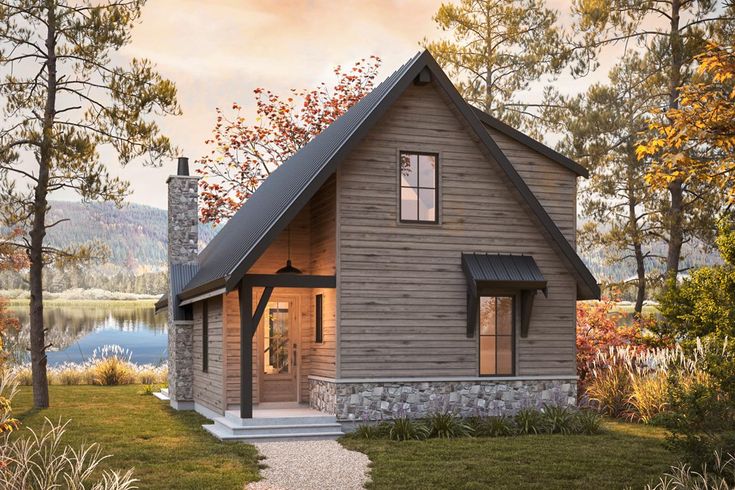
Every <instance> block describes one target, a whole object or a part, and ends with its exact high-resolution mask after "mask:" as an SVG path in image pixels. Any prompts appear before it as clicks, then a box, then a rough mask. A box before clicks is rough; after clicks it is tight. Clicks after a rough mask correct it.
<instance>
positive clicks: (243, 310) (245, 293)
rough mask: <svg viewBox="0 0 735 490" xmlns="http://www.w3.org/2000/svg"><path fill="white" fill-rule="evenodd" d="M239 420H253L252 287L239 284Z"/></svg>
mask: <svg viewBox="0 0 735 490" xmlns="http://www.w3.org/2000/svg"><path fill="white" fill-rule="evenodd" d="M238 297H239V300H240V418H243V419H251V418H253V333H254V332H255V328H253V287H252V286H246V285H245V284H244V283H243V282H242V281H240V284H239V295H238Z"/></svg>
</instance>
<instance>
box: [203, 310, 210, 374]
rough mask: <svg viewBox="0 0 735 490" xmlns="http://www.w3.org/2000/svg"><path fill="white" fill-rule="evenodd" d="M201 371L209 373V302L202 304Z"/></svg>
mask: <svg viewBox="0 0 735 490" xmlns="http://www.w3.org/2000/svg"><path fill="white" fill-rule="evenodd" d="M202 371H203V372H205V373H206V372H207V371H209V300H208V299H205V300H204V301H203V302H202Z"/></svg>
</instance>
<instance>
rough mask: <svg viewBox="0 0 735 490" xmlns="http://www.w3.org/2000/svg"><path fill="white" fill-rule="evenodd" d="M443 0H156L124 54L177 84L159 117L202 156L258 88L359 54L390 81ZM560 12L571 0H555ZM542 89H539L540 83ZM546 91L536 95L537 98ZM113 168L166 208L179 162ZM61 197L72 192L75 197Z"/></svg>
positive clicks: (567, 84)
mask: <svg viewBox="0 0 735 490" xmlns="http://www.w3.org/2000/svg"><path fill="white" fill-rule="evenodd" d="M440 3H441V1H440V0H369V1H367V0H358V1H353V0H339V1H334V0H270V1H269V0H206V1H202V0H151V1H149V2H148V4H147V5H146V6H145V7H144V10H143V16H142V19H141V22H140V23H139V24H138V25H137V26H136V27H135V28H134V30H133V39H132V43H131V44H129V45H127V46H125V47H124V48H123V49H122V50H121V51H120V53H119V54H118V56H116V61H118V62H120V63H127V62H129V60H130V59H132V58H148V59H150V60H151V61H152V62H153V63H155V64H156V66H157V68H158V70H159V72H160V73H161V74H162V75H163V76H164V77H166V78H169V79H171V80H173V81H174V82H175V83H176V86H177V88H178V95H179V102H180V104H181V107H182V110H183V114H182V115H181V116H178V117H167V118H163V119H159V123H160V126H161V128H162V129H163V131H164V133H165V134H166V135H168V136H169V137H170V138H171V139H172V140H173V143H174V144H175V145H176V146H177V147H178V148H179V149H180V154H181V155H182V156H187V157H189V159H190V162H191V163H190V164H192V165H195V163H194V160H196V159H198V158H200V157H201V156H203V155H204V154H205V153H206V152H207V148H206V145H205V144H204V141H205V140H206V139H207V138H208V137H209V136H210V134H211V130H212V127H213V126H214V119H215V108H217V107H220V108H223V109H224V108H229V107H230V106H231V104H232V102H234V101H237V102H239V103H240V104H241V105H242V106H243V107H244V109H245V113H246V115H247V114H249V113H251V112H249V111H248V109H249V108H251V107H252V100H253V97H252V91H253V89H254V88H256V87H266V88H269V89H271V90H273V91H275V92H276V93H285V92H286V91H288V90H289V89H290V88H309V87H312V86H315V85H316V84H318V83H319V82H321V81H327V82H329V81H331V80H333V78H332V69H333V68H334V67H335V66H336V65H343V66H346V67H349V66H351V65H352V64H353V63H354V62H355V61H357V60H358V59H360V58H365V57H368V56H370V55H373V54H375V55H378V56H380V57H381V58H382V59H383V68H382V69H381V72H380V76H379V78H381V79H382V78H385V77H386V76H387V75H389V74H390V73H391V72H392V71H393V70H394V69H396V68H397V67H398V66H400V65H401V64H403V63H404V62H405V61H406V60H407V59H409V58H410V57H411V56H412V55H413V54H415V53H416V52H417V51H418V50H419V49H420V45H419V43H420V41H421V40H422V39H424V37H427V36H428V37H429V38H435V37H437V36H438V35H440V33H439V31H438V30H437V29H436V27H435V25H434V23H433V21H432V18H431V17H432V15H433V14H434V13H435V12H436V10H437V8H438V6H439V5H440ZM548 4H549V6H550V7H552V8H556V9H558V10H560V11H566V10H567V9H568V2H566V1H563V0H552V1H549V2H548ZM604 73H605V70H604V69H603V70H598V73H597V74H595V75H594V76H592V77H588V78H587V79H585V80H582V81H579V80H576V81H575V80H573V79H571V78H570V77H569V78H568V79H566V80H565V79H564V77H563V78H562V79H561V80H560V85H561V86H563V87H564V89H565V90H566V91H570V90H573V91H577V90H582V89H583V88H584V87H586V86H587V85H589V83H591V82H592V81H595V80H597V79H599V78H600V76H601V75H600V74H604ZM538 91H539V92H538V94H540V87H539V88H538ZM538 94H533V93H532V94H530V95H529V96H530V97H533V96H534V95H538ZM110 170H111V172H112V173H113V174H114V175H119V176H121V177H124V178H125V179H127V180H129V181H130V182H131V183H132V188H133V195H132V196H131V197H130V198H129V201H131V202H136V203H140V204H147V205H151V206H155V207H159V208H165V207H166V191H167V189H166V185H165V181H166V177H167V176H168V175H169V174H171V173H172V172H174V171H175V163H174V162H173V161H172V162H169V163H166V164H164V166H163V167H161V168H145V167H143V166H141V165H140V164H135V163H133V164H131V165H128V166H127V167H125V168H120V167H119V166H118V165H117V164H116V163H111V164H110ZM54 197H55V198H57V199H58V198H62V199H71V198H73V196H71V195H68V196H67V195H57V196H54Z"/></svg>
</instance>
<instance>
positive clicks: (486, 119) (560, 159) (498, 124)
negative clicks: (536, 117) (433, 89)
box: [472, 106, 590, 177]
mask: <svg viewBox="0 0 735 490" xmlns="http://www.w3.org/2000/svg"><path fill="white" fill-rule="evenodd" d="M472 110H473V112H474V113H475V116H477V118H478V119H479V120H480V121H482V123H483V124H485V125H487V126H489V127H491V128H493V129H494V130H496V131H498V132H500V133H503V134H504V135H506V136H508V137H509V138H512V139H514V140H516V141H518V142H519V143H521V144H522V145H525V146H527V147H529V148H531V149H532V150H534V151H536V152H538V153H540V154H542V155H543V156H545V157H547V158H548V159H550V160H551V161H554V162H556V163H558V164H559V165H561V166H562V167H565V168H567V169H568V170H571V171H572V172H574V173H575V174H577V175H578V176H579V177H589V176H590V173H589V171H587V169H586V168H584V167H583V166H582V165H580V164H578V163H577V162H575V161H574V160H572V159H571V158H569V157H565V156H564V155H562V154H561V153H559V152H558V151H556V150H554V149H552V148H549V147H548V146H546V145H545V144H543V143H541V142H540V141H536V140H535V139H533V138H531V137H530V136H528V135H527V134H525V133H522V132H520V131H518V130H517V129H515V128H514V127H512V126H509V125H507V124H505V123H504V122H503V121H501V120H500V119H498V118H495V117H493V116H491V115H490V114H488V113H487V112H484V111H482V110H480V109H478V108H477V107H474V106H473V107H472Z"/></svg>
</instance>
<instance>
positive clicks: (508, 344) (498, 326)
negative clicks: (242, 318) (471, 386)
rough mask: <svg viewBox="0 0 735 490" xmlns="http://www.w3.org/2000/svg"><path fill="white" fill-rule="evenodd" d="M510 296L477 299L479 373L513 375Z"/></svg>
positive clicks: (511, 302) (511, 301)
mask: <svg viewBox="0 0 735 490" xmlns="http://www.w3.org/2000/svg"><path fill="white" fill-rule="evenodd" d="M513 304H514V302H513V298H512V297H510V296H482V297H481V298H480V376H502V375H512V374H513V331H514V328H513V317H514V314H513Z"/></svg>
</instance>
